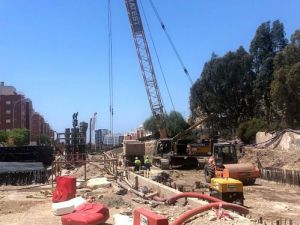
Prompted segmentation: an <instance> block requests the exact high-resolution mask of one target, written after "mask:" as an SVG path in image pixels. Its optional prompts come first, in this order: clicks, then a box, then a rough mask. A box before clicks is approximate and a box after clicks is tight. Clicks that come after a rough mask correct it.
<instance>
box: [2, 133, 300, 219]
mask: <svg viewBox="0 0 300 225" xmlns="http://www.w3.org/2000/svg"><path fill="white" fill-rule="evenodd" d="M258 136H260V138H262V137H264V136H265V134H264V133H260V134H258ZM299 138H300V135H299V134H295V133H293V132H291V131H287V132H285V133H284V134H282V135H281V137H278V139H277V141H276V142H273V143H272V144H271V145H269V146H268V147H264V146H255V147H250V146H247V147H243V148H242V151H241V152H240V153H239V160H238V162H239V163H240V164H243V163H244V162H250V161H251V162H252V163H253V165H256V166H260V177H259V178H257V179H256V180H255V183H254V184H252V185H245V186H243V187H242V192H243V201H242V202H237V201H234V200H237V199H234V197H233V199H231V200H227V201H229V202H232V203H231V205H233V206H237V208H235V207H233V206H229V207H228V208H227V207H226V203H225V202H223V201H221V199H222V197H220V196H218V198H219V201H221V202H219V203H218V204H216V206H211V207H210V208H207V209H205V210H203V211H199V213H197V212H196V211H195V212H194V213H192V214H190V215H185V214H188V213H189V212H191V211H193V210H195V209H199V208H201V207H202V208H203V207H204V208H205V206H206V205H208V204H214V203H209V202H214V201H215V199H210V197H212V196H213V195H212V190H213V187H212V186H211V185H210V184H209V183H207V181H206V179H205V171H204V170H203V169H197V168H194V169H189V170H183V169H180V170H178V169H165V170H163V169H161V168H158V167H155V166H152V167H151V170H150V171H149V170H146V169H141V170H139V171H136V172H134V167H131V166H126V165H124V164H122V162H123V161H124V157H126V156H127V157H130V155H131V154H134V155H137V149H138V151H139V152H140V153H141V154H140V155H144V156H145V155H151V152H153V151H155V148H156V145H157V143H156V141H150V142H146V143H140V142H138V143H136V142H130V143H128V144H126V145H124V148H118V149H115V150H111V151H108V152H105V153H103V154H92V155H90V154H89V155H86V159H85V160H82V159H81V160H76V164H77V165H76V166H75V165H74V161H70V160H68V159H67V158H64V157H62V156H56V159H55V160H54V161H53V163H52V165H51V173H49V174H51V175H50V176H49V178H48V179H49V180H48V181H46V182H45V184H31V185H26V186H24V185H19V186H12V185H8V186H1V193H0V198H1V206H0V208H1V211H0V219H1V224H10V225H14V224H16V225H17V224H18V225H21V224H28V223H31V224H44V225H48V224H49V225H50V224H51V225H52V224H53V225H54V224H60V221H61V217H60V216H56V215H55V213H57V211H55V210H54V209H53V206H52V209H51V204H53V203H52V200H53V196H54V192H53V191H54V190H55V186H56V182H55V180H56V181H57V177H59V176H63V177H64V176H67V177H75V179H76V196H77V197H78V196H80V197H82V198H83V199H84V200H85V201H86V202H88V203H98V204H99V203H100V204H104V205H106V206H107V207H108V208H109V215H110V217H109V218H108V220H107V221H106V223H105V224H124V225H125V224H133V222H132V220H133V215H134V211H135V210H136V209H138V208H142V209H147V210H149V211H151V212H152V213H155V214H157V215H160V216H162V217H163V218H166V220H167V221H168V224H195V225H196V224H299V222H300V221H299V212H300V205H299V201H300V197H299V196H300V195H299V193H300V189H299V184H300V179H299V175H300V174H299V166H300V165H298V164H299V158H298V157H299V153H298V150H299ZM272 140H274V139H272ZM266 143H268V142H265V144H266ZM265 144H264V145H265ZM283 151H284V152H285V154H284V157H278V156H277V154H280V155H281V154H282V152H283ZM69 156H70V155H69ZM258 162H259V163H258ZM297 163H298V164H297ZM237 165H239V164H237ZM225 166H226V165H225ZM272 168H273V169H272ZM275 168H277V169H275ZM278 168H281V169H278ZM218 179H221V178H218ZM222 179H224V180H228V178H222ZM227 185H231V186H232V185H234V183H231V184H227ZM228 192H230V190H228ZM231 192H232V193H231V194H234V192H235V191H234V190H232V191H231ZM52 193H53V194H52ZM223 194H226V193H223ZM224 196H225V195H224ZM224 196H223V197H224ZM235 203H238V204H237V205H236V204H235ZM54 204H55V203H54ZM223 204H224V206H223ZM64 207H66V206H64ZM220 207H222V209H221V208H220ZM231 207H232V208H231ZM223 208H224V209H223ZM52 210H54V211H52ZM71 211H72V210H71ZM183 215H185V217H184V216H183ZM181 217H183V218H181ZM180 218H181V220H180ZM119 220H120V221H121V222H117V221H119ZM127 220H128V221H127ZM179 220H180V221H179ZM70 224H71V223H70Z"/></svg>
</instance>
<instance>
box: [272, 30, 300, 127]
mask: <svg viewBox="0 0 300 225" xmlns="http://www.w3.org/2000/svg"><path fill="white" fill-rule="evenodd" d="M299 43H300V30H298V31H296V32H295V33H294V34H293V35H292V37H291V44H289V45H288V46H287V47H286V48H285V49H284V50H283V51H282V52H280V53H278V54H277V55H276V57H275V60H274V67H275V70H274V80H273V81H272V85H271V96H272V100H273V103H274V106H275V107H276V109H277V110H278V114H279V115H280V117H281V121H280V122H281V124H280V126H281V127H291V128H299V127H300V45H299Z"/></svg>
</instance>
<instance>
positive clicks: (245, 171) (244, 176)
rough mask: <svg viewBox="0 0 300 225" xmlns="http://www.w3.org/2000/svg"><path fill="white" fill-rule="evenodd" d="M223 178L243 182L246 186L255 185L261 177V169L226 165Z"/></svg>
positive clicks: (242, 165) (244, 165) (246, 164)
mask: <svg viewBox="0 0 300 225" xmlns="http://www.w3.org/2000/svg"><path fill="white" fill-rule="evenodd" d="M224 167H225V168H224V170H223V177H230V178H234V179H237V180H240V181H242V182H243V184H246V185H252V184H254V183H255V180H256V178H258V177H259V176H260V173H259V169H258V168H257V167H256V166H254V165H252V164H250V163H245V164H225V165H224Z"/></svg>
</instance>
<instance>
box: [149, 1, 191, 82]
mask: <svg viewBox="0 0 300 225" xmlns="http://www.w3.org/2000/svg"><path fill="white" fill-rule="evenodd" d="M149 1H150V4H151V6H152V9H153V11H154V13H155V15H156V17H157V19H158V20H159V22H160V25H161V28H162V29H163V30H164V32H165V34H166V36H167V39H168V41H169V43H170V44H171V46H172V48H173V51H174V52H175V55H176V57H177V59H178V61H179V62H180V64H181V66H182V69H183V71H184V73H185V74H186V76H187V77H188V79H189V80H190V82H191V84H193V80H192V78H191V76H190V74H189V71H188V70H187V68H186V67H185V65H184V63H183V61H182V58H181V57H180V55H179V53H178V51H177V49H176V46H175V44H174V42H173V41H172V39H171V36H170V35H169V32H168V31H167V28H166V25H165V24H164V23H163V21H162V19H161V17H160V15H159V13H158V11H157V9H156V7H155V5H154V3H153V1H152V0H149Z"/></svg>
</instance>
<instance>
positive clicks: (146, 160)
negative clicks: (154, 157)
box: [144, 156, 151, 170]
mask: <svg viewBox="0 0 300 225" xmlns="http://www.w3.org/2000/svg"><path fill="white" fill-rule="evenodd" d="M144 164H145V167H146V169H147V170H150V167H151V163H150V160H149V157H148V156H146V159H145V161H144Z"/></svg>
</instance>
